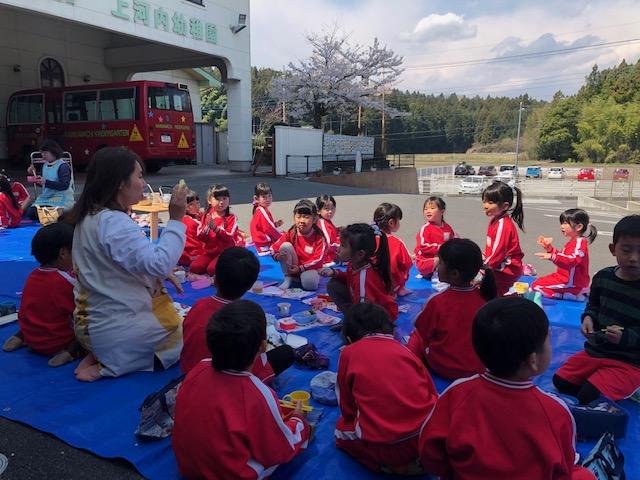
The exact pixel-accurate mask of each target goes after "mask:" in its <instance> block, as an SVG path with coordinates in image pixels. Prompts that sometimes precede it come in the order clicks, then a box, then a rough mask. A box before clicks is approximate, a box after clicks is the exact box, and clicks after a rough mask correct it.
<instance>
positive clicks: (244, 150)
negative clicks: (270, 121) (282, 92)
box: [226, 70, 251, 172]
mask: <svg viewBox="0 0 640 480" xmlns="http://www.w3.org/2000/svg"><path fill="white" fill-rule="evenodd" d="M236 73H239V74H238V75H236V77H238V79H229V80H228V81H227V83H226V87H227V122H228V123H227V124H228V128H229V136H228V147H229V169H231V170H233V171H236V172H248V171H249V170H250V169H251V71H250V70H246V71H242V72H237V71H236Z"/></svg>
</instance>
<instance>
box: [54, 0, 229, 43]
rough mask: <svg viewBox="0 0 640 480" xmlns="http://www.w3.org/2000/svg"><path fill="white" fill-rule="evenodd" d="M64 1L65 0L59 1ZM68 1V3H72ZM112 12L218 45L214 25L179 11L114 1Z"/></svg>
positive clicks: (139, 1) (128, 0)
mask: <svg viewBox="0 0 640 480" xmlns="http://www.w3.org/2000/svg"><path fill="white" fill-rule="evenodd" d="M58 1H63V0H58ZM73 1H74V0H68V1H67V2H66V3H72V4H73ZM114 1H115V8H114V9H113V10H111V15H113V16H114V17H117V18H120V19H122V20H126V21H128V22H134V23H140V24H142V25H145V26H147V27H153V28H155V29H156V30H161V31H164V32H172V33H175V34H176V35H180V36H183V37H190V38H193V39H194V40H202V41H205V42H207V43H213V44H217V43H218V29H217V27H216V26H215V25H214V24H213V23H209V22H203V21H202V20H201V19H199V18H197V17H188V16H186V15H185V14H184V13H182V12H179V11H168V10H166V9H164V8H163V7H152V6H151V4H150V3H149V2H146V1H144V0H114Z"/></svg>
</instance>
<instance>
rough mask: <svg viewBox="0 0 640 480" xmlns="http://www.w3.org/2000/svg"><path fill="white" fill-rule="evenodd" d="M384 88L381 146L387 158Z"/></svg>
mask: <svg viewBox="0 0 640 480" xmlns="http://www.w3.org/2000/svg"><path fill="white" fill-rule="evenodd" d="M384 90H385V88H384V86H383V87H382V135H381V136H380V139H381V142H382V143H381V145H380V148H381V149H382V155H384V156H385V157H386V155H387V141H386V139H385V138H384V131H385V111H384V109H385V105H384Z"/></svg>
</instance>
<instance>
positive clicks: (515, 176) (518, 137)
mask: <svg viewBox="0 0 640 480" xmlns="http://www.w3.org/2000/svg"><path fill="white" fill-rule="evenodd" d="M522 110H524V109H523V108H522V102H520V107H519V108H518V134H517V135H516V168H515V171H514V172H513V174H514V177H513V178H514V179H515V180H516V181H518V154H519V153H520V123H521V122H522Z"/></svg>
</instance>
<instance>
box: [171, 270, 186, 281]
mask: <svg viewBox="0 0 640 480" xmlns="http://www.w3.org/2000/svg"><path fill="white" fill-rule="evenodd" d="M173 275H174V276H175V277H176V278H177V279H178V281H179V282H180V283H184V282H186V281H187V272H185V271H184V270H176V271H175V272H173Z"/></svg>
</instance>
